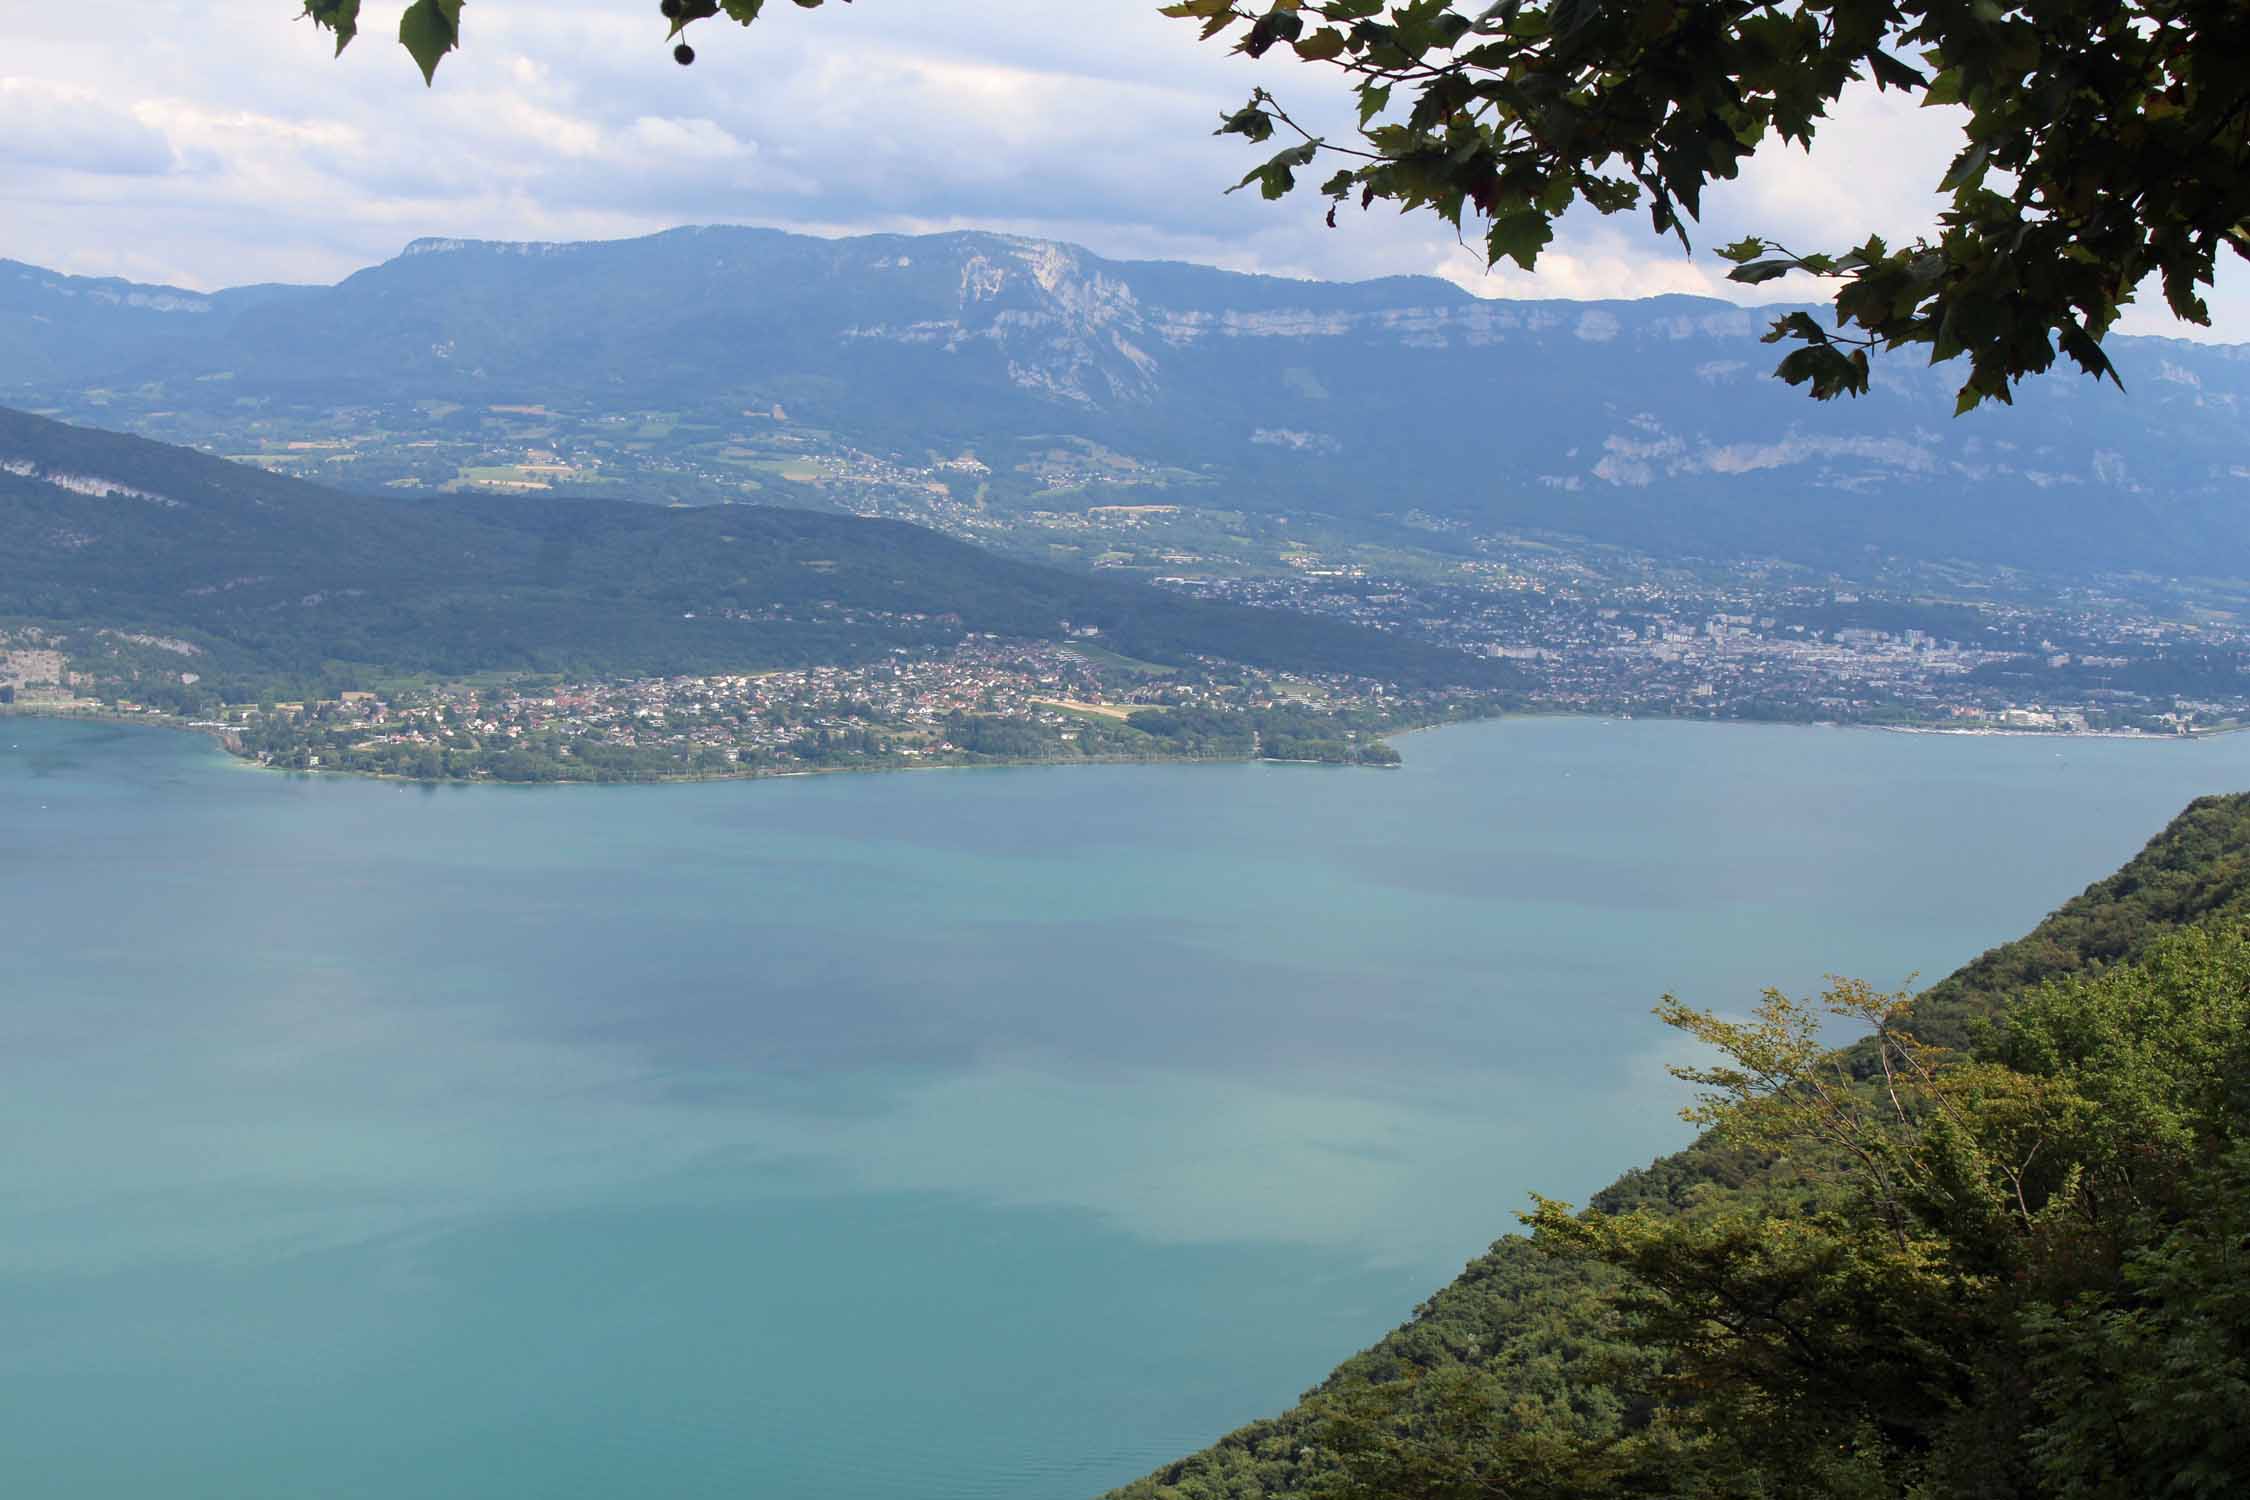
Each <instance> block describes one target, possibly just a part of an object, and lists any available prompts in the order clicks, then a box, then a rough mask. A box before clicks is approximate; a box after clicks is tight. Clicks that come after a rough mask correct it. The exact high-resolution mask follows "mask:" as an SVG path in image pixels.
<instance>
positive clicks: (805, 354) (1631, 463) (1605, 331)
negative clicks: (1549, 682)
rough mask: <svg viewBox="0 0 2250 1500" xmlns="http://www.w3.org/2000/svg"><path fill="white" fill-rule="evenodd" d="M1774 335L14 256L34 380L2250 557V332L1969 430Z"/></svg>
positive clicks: (581, 264) (1930, 384)
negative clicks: (659, 414) (56, 267)
mask: <svg viewBox="0 0 2250 1500" xmlns="http://www.w3.org/2000/svg"><path fill="white" fill-rule="evenodd" d="M1770 316H1771V314H1770V312H1769V311H1767V310H1759V309H1746V308H1742V307H1737V306H1734V305H1732V304H1729V303H1724V302H1717V301H1712V300H1709V299H1701V298H1693V297H1680V296H1669V297H1657V298H1651V299H1648V300H1645V301H1630V302H1585V303H1581V302H1561V301H1538V302H1530V301H1526V302H1516V301H1489V300H1481V299H1478V298H1476V297H1473V296H1471V295H1470V294H1468V293H1467V292H1464V291H1462V290H1461V289H1460V288H1458V287H1455V286H1453V285H1451V284H1449V283H1446V282H1443V281H1439V280H1435V279H1431V278H1421V277H1401V278H1392V279H1388V280H1382V281H1372V282H1362V283H1351V284H1338V283H1323V282H1306V281H1292V280H1285V279H1281V278H1276V277H1264V276H1250V275H1243V274H1239V273H1234V272H1225V271H1218V270H1213V269H1210V268H1206V267H1199V266H1191V265H1183V264H1176V263H1157V262H1126V261H1112V260H1106V259H1103V258H1102V257H1099V256H1097V255H1094V254H1092V253H1091V252H1089V251H1086V250H1083V249H1080V248H1078V247H1075V246H1070V245H1064V244H1059V243H1055V242H1051V241H1044V240H1033V239H1024V238H1020V237H1015V236H1007V235H996V234H984V233H974V232H962V233H953V234H944V235H931V236H898V235H875V236H865V237H859V238H851V239H836V240H827V239H815V238H810V237H806V236H801V235H792V234H786V233H782V232H780V231H776V230H765V229H740V228H702V229H681V230H674V231H670V232H667V233H664V234H659V235H653V236H649V237H647V238H643V239H637V240H624V241H614V242H588V243H578V244H536V243H524V244H512V243H501V242H486V241H465V240H436V239H429V240H418V241H416V242H414V243H413V244H412V245H410V246H409V247H408V248H407V250H406V252H405V253H403V254H401V255H400V256H398V257H397V258H395V259H393V260H390V261H387V262H385V263H383V264H381V265H379V266H374V267H370V268H369V269H367V270H364V271H361V272H358V273H356V274H354V275H352V276H350V277H348V278H346V279H345V280H344V281H342V282H341V283H339V284H337V285H336V286H334V287H324V288H305V287H289V288H278V287H257V288H240V289H236V290H232V291H226V292H219V293H214V294H211V295H209V296H202V295H200V294H195V293H187V292H181V291H179V290H178V289H176V288H161V287H136V286H133V285H131V284H128V283H123V282H115V281H96V280H87V279H80V278H71V277H64V276H60V275H57V274H55V273H51V272H44V271H41V270H39V269H37V268H35V267H28V266H22V265H18V264H15V263H0V362H4V369H5V374H0V399H4V400H9V401H13V402H15V403H16V404H19V405H28V406H53V407H60V408H62V409H72V410H75V409H76V407H75V405H74V403H78V402H81V401H82V400H83V399H84V398H85V393H86V392H87V390H88V389H89V388H95V387H98V388H100V389H101V390H102V391H103V392H104V393H105V395H104V397H103V399H105V400H113V401H114V400H125V399H128V397H127V396H126V395H125V394H124V393H138V394H136V395H133V396H131V397H130V398H129V399H131V400H136V401H141V402H143V403H152V402H156V403H161V402H173V403H177V402H179V401H182V400H193V399H203V398H205V397H207V396H208V395H209V394H210V393H211V392H212V391H213V390H214V389H216V388H219V387H223V388H224V390H225V391H226V392H227V393H228V395H229V397H230V399H235V400H239V401H249V402H265V403H272V404H275V405H277V406H282V405H287V404H291V403H297V404H303V403H316V404H317V403H325V404H327V405H330V406H349V405H353V404H359V403H372V402H380V401H401V400H413V399H432V400H450V401H458V402H481V403H501V402H512V403H526V404H529V403H540V402H545V403H549V404H555V403H565V404H568V403H577V404H580V405H591V406H594V407H601V406H604V405H620V404H625V403H635V404H638V405H641V406H668V407H676V408H679V409H682V410H709V411H712V412H724V413H729V414H739V412H740V411H741V410H742V409H744V408H749V407H758V406H763V405H773V404H781V405H785V406H786V407H787V409H788V411H789V412H790V413H791V415H792V417H793V418H795V419H798V420H801V421H804V422H809V423H812V424H814V425H816V426H818V427H820V428H823V429H826V430H830V431H833V432H835V433H836V434H837V435H838V436H839V437H840V438H842V439H844V440H847V441H850V442H853V443H856V444H859V445H862V446H865V447H867V448H869V449H871V450H873V451H898V452H906V453H915V454H923V453H929V452H955V451H960V450H962V449H964V448H970V447H974V448H977V449H978V450H979V451H980V452H982V451H990V450H994V449H996V448H999V447H1004V446H1006V445H1007V444H1010V443H1023V442H1028V441H1032V440H1035V439H1037V438H1039V437H1041V436H1042V435H1051V434H1054V433H1057V432H1064V433H1070V434H1074V435H1079V436H1083V437H1086V438H1088V439H1091V440H1094V441H1098V442H1100V443H1103V444H1105V445H1108V446H1110V447H1112V448H1114V449H1116V450H1118V451H1120V452H1124V453H1128V454H1132V455H1135V456H1137V457H1140V458H1142V459H1145V460H1148V461H1151V462H1154V463H1159V464H1164V465H1169V466H1173V467H1176V468H1180V469H1184V470H1188V471H1191V472H1194V473H1197V474H1201V475H1205V476H1208V478H1209V479H1210V481H1211V482H1212V484H1213V485H1214V486H1215V489H1214V490H1213V496H1214V499H1213V502H1212V503H1220V504H1225V505H1231V506H1236V507H1241V508H1247V509H1252V510H1265V511H1283V512H1287V511H1292V510H1310V511H1317V512H1320V513H1323V514H1327V515H1331V516H1334V517H1337V518H1340V519H1341V520H1343V521H1345V522H1347V523H1359V522H1366V521H1370V520H1372V519H1373V518H1375V517H1378V516H1384V515H1396V514H1400V513H1404V512H1406V511H1408V510H1410V509H1418V510H1420V511H1423V512H1425V513H1429V514H1433V515H1437V516H1441V517H1447V518H1453V519H1459V520H1461V521H1463V522H1464V523H1467V524H1469V525H1472V526H1474V527H1479V528H1487V529H1543V530H1554V531H1563V532H1571V533H1576V534H1581V535H1585V536H1589V537H1592V538H1595V539H1597V540H1600V541H1606V542H1615V543H1621V544H1625V545H1631V546H1636V547H1643V548H1646V549H1649V550H1652V551H1657V552H1660V553H1681V552H1687V553H1695V554H1700V555H1713V556H1746V555H1775V556H1782V557H1787V558H1792V559H1795V560H1799V561H1806V562H1812V563H1816V564H1826V565H1838V564H1846V563H1851V562H1855V561H1864V560H1865V559H1866V558H1868V557H1870V556H1898V557H1906V558H1915V559H1927V560H1942V559H1946V558H1956V557H1958V558H1967V559H1972V560H1975V561H1978V562H1982V563H2002V564H2013V565H2018V566H2024V567H2032V568H2040V569H2054V570H2058V571H2064V572H2073V573H2082V574H2084V573H2105V572H2106V573H2117V572H2131V571H2136V570H2139V571H2147V572H2153V573H2161V574H2180V575H2213V574H2215V575H2222V576H2230V577H2243V576H2250V506H2246V502H2250V348H2246V347H2238V346H2226V347H2219V346H2208V345H2194V344H2187V343H2182V342H2177V341H2170V340H2155V339H2131V338H2117V339H2114V340H2112V341H2111V346H2110V347H2111V351H2112V354H2113V357H2114V358H2115V360H2116V362H2117V364H2118V366H2119V367H2120V369H2121V370H2122V372H2123V374H2124V377H2125V380H2126V382H2127V385H2128V387H2129V391H2128V393H2126V394H2120V393H2118V392H2116V391H2115V390H2114V389H2112V388H2110V387H2107V386H2098V385H2095V384H2094V383H2092V382H2090V381H2087V380H2085V379H2084V378H2083V377H2080V376H2078V375H2076V374H2075V373H2060V374H2053V375H2049V376H2047V377H2043V378H2041V379H2039V380H2035V381H2033V382H2031V383H2030V384H2029V385H2028V386H2027V387H2026V388H2025V389H2024V391H2023V393H2022V395H2021V397H2020V399H2019V401H2018V404H2017V405H2016V406H2015V407H2014V408H2012V409H2001V410H1988V411H1980V412H1977V413H1974V414H1972V415H1970V416H1968V417H1965V418H1959V419H1956V418H1955V417H1954V416H1953V414H1952V413H1953V399H1952V396H1953V390H1954V388H1955V386H1956V384H1957V383H1958V379H1959V372H1958V371H1956V370H1954V369H1952V368H1951V367H1949V366H1937V367H1934V368H1932V367H1927V366H1924V365H1922V364H1920V363H1918V362H1916V360H1915V359H1914V358H1912V357H1910V356H1901V357H1891V358H1878V359H1877V361H1876V369H1875V390H1874V391H1873V392H1872V393H1871V394H1870V395H1869V396H1867V397H1865V398H1862V399H1860V400H1859V401H1856V402H1852V401H1842V402H1836V403H1831V404H1826V405H1822V404H1816V403H1814V402H1812V401H1810V400H1809V399H1807V398H1806V397H1804V396H1803V395H1802V394H1801V393H1800V392H1797V391H1793V390H1790V389H1788V388H1786V387H1784V386H1782V385H1780V384H1779V382H1777V381H1775V380H1773V379H1771V378H1770V377H1769V374H1768V372H1769V371H1770V369H1771V368H1772V365H1773V364H1774V362H1775V360H1776V358H1777V353H1776V351H1775V350H1774V349H1773V348H1770V347H1768V346H1764V345H1762V344H1761V343H1760V342H1759V339H1760V336H1761V335H1762V333H1763V332H1764V330H1765V328H1766V326H1767V324H1768V322H1769V320H1770Z"/></svg>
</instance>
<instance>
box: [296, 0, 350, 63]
mask: <svg viewBox="0 0 2250 1500" xmlns="http://www.w3.org/2000/svg"><path fill="white" fill-rule="evenodd" d="M304 13H305V14H306V15H308V16H310V17H311V18H312V23H313V24H314V25H315V26H325V27H327V28H328V29H329V30H330V31H333V32H335V33H336V55H337V56H338V57H342V56H343V55H344V49H345V48H346V47H349V46H350V45H351V44H352V38H353V37H355V36H358V35H359V0H305V10H304Z"/></svg>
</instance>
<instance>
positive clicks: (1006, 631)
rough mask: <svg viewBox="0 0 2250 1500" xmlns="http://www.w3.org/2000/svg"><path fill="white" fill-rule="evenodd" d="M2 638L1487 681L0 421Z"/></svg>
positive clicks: (1423, 656)
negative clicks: (344, 489)
mask: <svg viewBox="0 0 2250 1500" xmlns="http://www.w3.org/2000/svg"><path fill="white" fill-rule="evenodd" d="M0 558H4V559H5V563H4V564H0V623H5V622H7V621H10V620H14V621H17V622H36V623H38V624H40V625H42V626H45V627H50V628H57V629H76V628H89V629H102V630H108V631H112V632H125V633H133V634H151V635H159V636H164V637H177V638H180V639H182V640H185V641H187V642H189V643H190V644H192V645H194V646H195V647H196V648H197V649H198V652H199V653H200V655H201V656H202V658H203V661H202V667H203V670H204V671H205V674H206V675H211V674H213V673H221V672H223V673H226V674H230V675H233V676H237V677H242V678H256V677H258V676H260V675H268V676H270V675H273V674H288V675H292V676H295V677H298V678H304V677H307V676H317V675H320V674H322V673H327V674H329V675H330V676H334V675H335V674H336V672H337V671H339V670H344V671H346V672H347V674H348V669H350V668H353V667H360V668H379V669H385V670H396V671H404V672H428V673H436V674H443V675H459V674H464V673H470V672H477V671H486V670H494V669H536V670H543V671H568V672H573V673H580V674H604V673H637V674H654V675H662V674H675V673H688V672H705V671H715V670H733V671H742V670H748V669H751V668H755V667H761V666H784V665H801V664H810V663H841V662H850V661H859V660H864V659H867V658H869V657H871V656H873V655H878V654H881V653H883V652H885V651H888V650H890V649H891V648H892V647H894V646H901V645H908V646H911V645H916V644H932V643H939V644H942V643H946V642H950V641H953V640H957V639H959V638H960V637H962V636H963V635H964V634H965V633H968V632H989V633H994V634H999V635H1006V636H1018V637H1030V638H1035V639H1063V638H1091V639H1097V640H1098V641H1099V642H1100V643H1101V644H1103V645H1106V646H1109V647H1111V648H1113V649H1115V650H1117V651H1120V652H1123V653H1126V654H1128V655H1131V656H1134V657H1138V658H1142V659H1147V660H1152V661H1158V662H1178V661H1182V660H1185V659H1187V658H1189V657H1191V656H1212V657H1224V658H1227V659H1230V660H1234V661H1239V662H1245V663H1248V664H1250V665H1254V666H1264V667H1272V668H1276V669H1282V670H1296V671H1314V672H1342V673H1359V674H1364V675H1367V676H1373V677H1382V678H1387V679H1390V680H1393V681H1396V682H1400V683H1407V684H1413V685H1419V686H1430V685H1438V684H1457V685H1464V686H1480V687H1492V686H1496V685H1498V684H1499V683H1500V682H1501V681H1502V680H1503V672H1504V668H1502V667H1501V665H1500V664H1499V663H1497V662H1493V661H1490V660H1487V659H1483V658H1478V657H1472V656H1469V655H1466V654H1463V653H1460V652H1453V651H1445V650H1440V649H1437V648H1434V647H1430V646H1426V645H1421V644H1417V643H1414V642H1410V641H1405V640H1400V639H1397V638H1395V637H1392V636H1387V635H1383V634H1380V633H1378V632H1375V631H1371V630H1365V629H1361V628H1358V627H1355V626H1351V625H1346V624H1342V623H1338V622H1334V621H1321V620H1311V619H1306V618H1303V617H1300V616H1294V615H1288V614H1284V613H1282V612H1278V611H1272V610H1255V609H1248V608H1242V607H1238V606H1233V605H1226V604H1217V603H1205V602H1199V601H1195V600H1187V599H1181V598H1177V597H1175V596H1172V595H1168V594H1165V593H1161V592H1159V591H1157V590H1155V589H1151V588H1148V587H1145V586H1142V585H1138V584H1133V583H1127V582H1123V581H1119V580H1116V579H1110V578H1101V577H1090V576H1086V575H1082V574H1074V573H1065V572H1062V571H1060V570H1057V569H1051V568H1044V567H1038V566H1034V565H1030V564H1025V563H1019V562H1012V561H1009V560H1006V559H1003V558H999V557H995V556H993V555H991V554H990V553H987V552H985V551H982V550H980V549H978V548H976V547H972V546H969V545H967V544H965V543H962V542H957V541H954V540H951V539H949V538H946V537H943V536H940V535H938V534H937V533H935V532H931V531H927V530H924V529H922V528H919V527H915V526H910V525H905V524H902V523H898V522H892V521H875V520H861V519H857V518H853V517H848V516H835V515H825V514H818V513H814V512H809V511H799V510H782V509H773V508H766V507H754V506H723V507H714V508H709V509H700V510H685V509H669V508H660V507H654V506H647V505H637V504H633V503H630V502H627V501H619V500H573V499H567V498H562V497H552V496H540V497H523V496H501V497H480V498H456V497H450V496H448V497H441V498H436V499H411V498H398V497H389V496H383V497H359V496H346V495H342V494H338V493H336V492H334V491H330V490H326V489H322V488H320V487H318V486H315V485H310V484H306V483H303V482H301V481H298V480H293V479H287V478H283V477H280V476H277V475H272V474H266V473H261V472H259V471H257V470H255V469H251V468H247V467H244V466H241V465H237V464H230V463H226V462H223V461H221V460H217V459H213V458H210V457H207V456H205V455H202V454H198V453H194V452H191V451H189V450H186V449H182V448H174V447H168V446H166V445H163V444H158V443H152V442H147V441H145V440H142V439H138V438H132V437H125V436H121V435H119V434H115V433H107V432H101V431H96V430H90V429H84V428H76V427H69V426H64V425H62V424H58V423H54V422H49V421H45V420H43V419H40V418H37V417H32V416H27V415H24V414H22V413H17V412H7V411H4V410H0Z"/></svg>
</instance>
